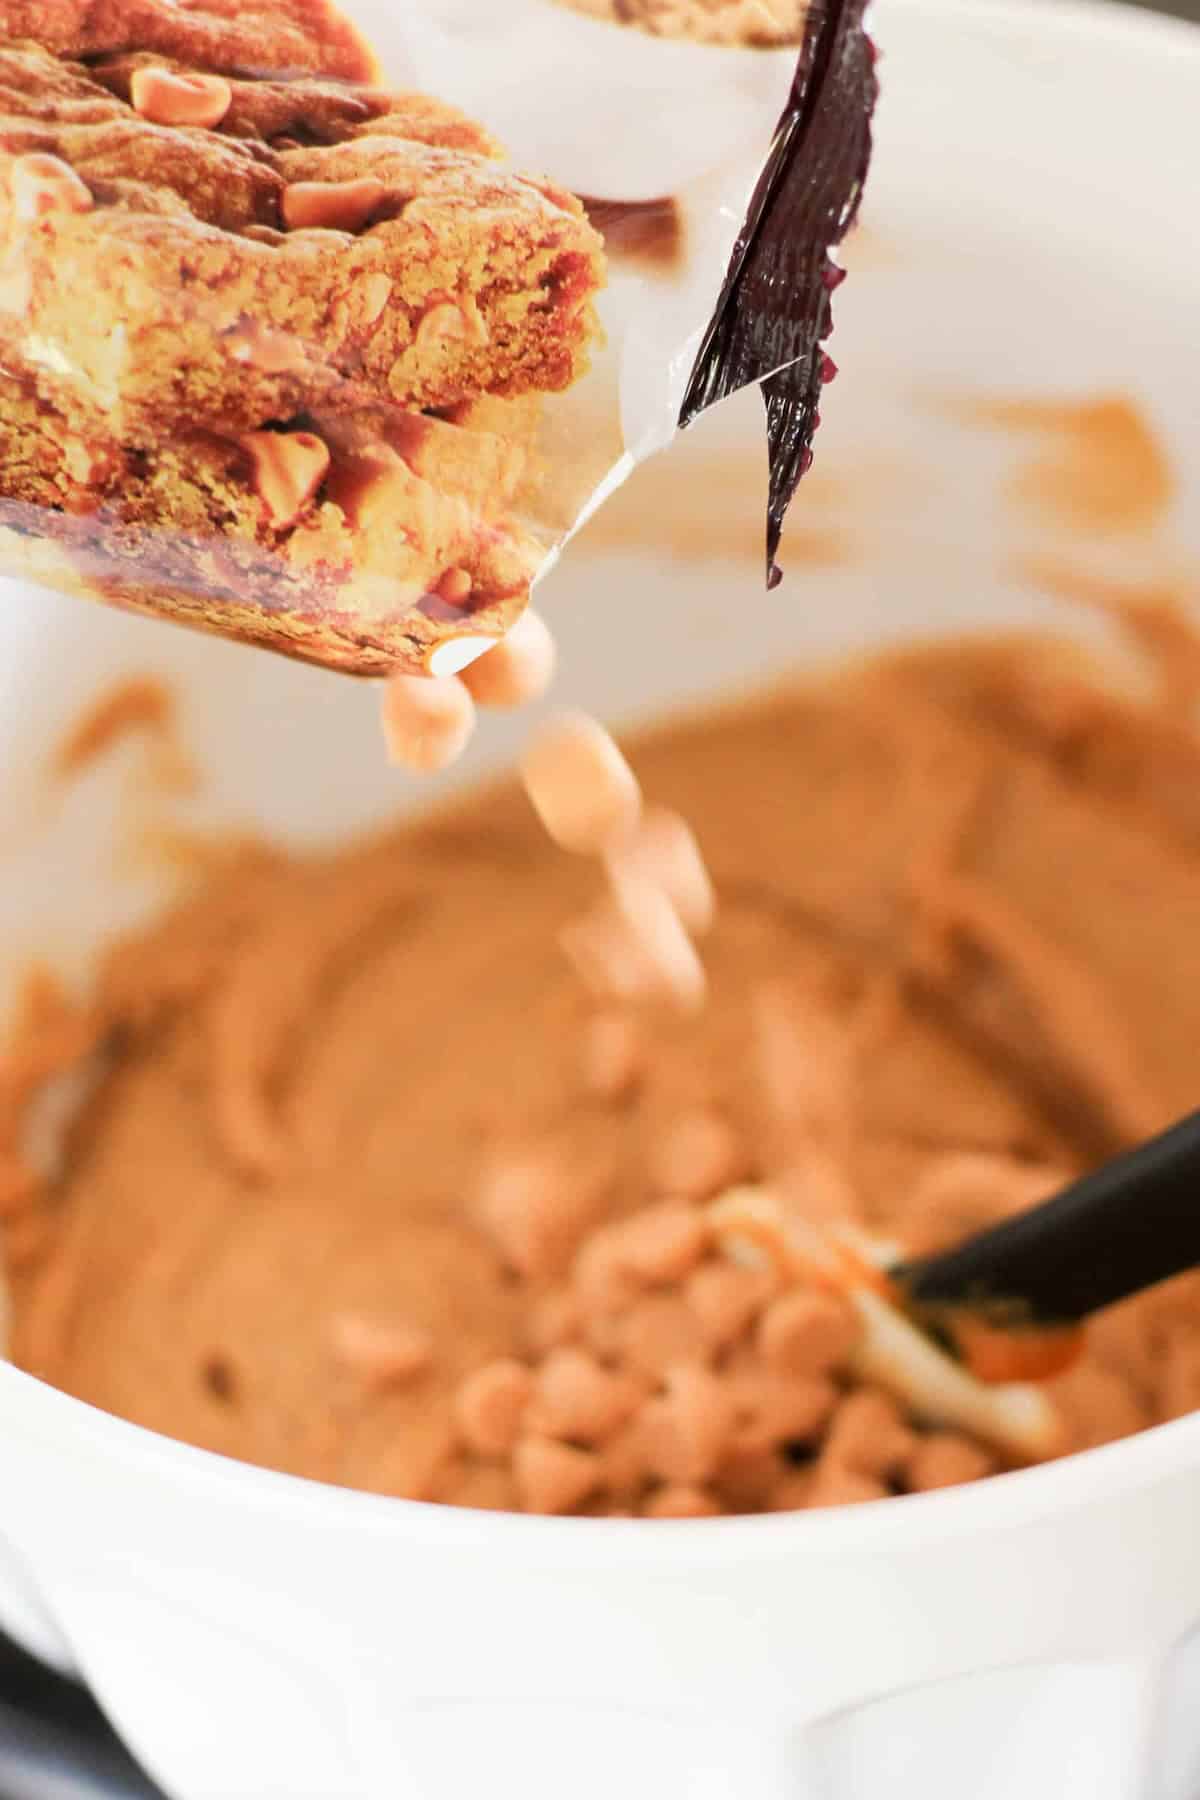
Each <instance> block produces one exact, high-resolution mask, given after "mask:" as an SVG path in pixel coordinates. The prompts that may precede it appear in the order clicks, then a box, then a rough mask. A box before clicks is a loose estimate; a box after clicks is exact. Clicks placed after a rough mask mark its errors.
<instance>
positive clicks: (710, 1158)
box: [653, 1112, 745, 1200]
mask: <svg viewBox="0 0 1200 1800" xmlns="http://www.w3.org/2000/svg"><path fill="white" fill-rule="evenodd" d="M744 1168H745V1153H744V1151H743V1149H742V1146H741V1144H740V1142H739V1140H738V1136H737V1133H736V1132H735V1131H734V1129H733V1127H732V1126H731V1125H730V1124H728V1122H727V1121H726V1120H725V1119H722V1118H721V1117H720V1116H719V1114H717V1113H714V1112H693V1113H688V1114H686V1115H685V1116H684V1117H683V1118H681V1119H680V1120H679V1121H678V1123H677V1124H675V1125H674V1126H672V1127H671V1129H670V1130H669V1131H668V1132H667V1133H666V1134H665V1135H664V1137H663V1139H662V1141H661V1143H660V1144H659V1145H658V1146H657V1148H656V1151H655V1154H654V1160H653V1172H654V1178H655V1180H656V1182H657V1184H658V1186H659V1187H660V1188H662V1189H663V1190H664V1191H665V1192H666V1193H669V1194H680V1195H683V1196H685V1197H686V1198H688V1199H691V1200H707V1199H710V1198H711V1197H712V1196H713V1195H714V1194H718V1193H720V1192H721V1190H722V1189H723V1188H727V1187H730V1186H731V1185H732V1184H733V1183H734V1182H735V1181H737V1179H738V1177H739V1176H740V1175H741V1174H742V1172H743V1170H744Z"/></svg>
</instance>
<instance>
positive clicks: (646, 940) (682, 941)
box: [612, 875, 707, 1012]
mask: <svg viewBox="0 0 1200 1800" xmlns="http://www.w3.org/2000/svg"><path fill="white" fill-rule="evenodd" d="M612 890H613V902H614V905H615V908H616V911H617V914H618V916H619V917H620V918H621V919H622V920H623V922H624V925H625V927H626V929H627V931H628V932H629V934H630V938H631V941H632V942H633V943H634V944H635V945H636V946H637V961H638V964H639V966H640V968H641V971H642V974H641V982H642V988H641V992H642V995H643V997H645V998H646V999H655V998H661V999H663V1000H667V1001H669V1002H670V1003H671V1005H673V1006H676V1007H678V1008H679V1009H680V1010H681V1011H682V1012H694V1011H696V1010H697V1008H699V1007H700V1006H701V1005H702V1004H703V1002H704V996H705V993H706V991H707V980H706V978H705V974H704V964H703V963H702V962H701V961H700V958H699V956H698V955H697V954H696V946H695V945H694V944H693V943H692V940H691V938H690V937H689V936H688V933H687V928H686V926H685V925H684V922H683V920H682V919H681V918H680V916H679V913H678V912H677V911H676V909H675V906H674V904H673V902H672V901H671V899H670V897H669V896H668V895H667V894H665V893H664V892H663V890H662V889H661V888H660V887H657V886H655V885H654V884H653V883H651V882H646V881H643V880H641V879H640V878H637V877H632V876H630V877H626V876H624V875H622V876H621V877H619V878H615V877H614V878H613V879H612Z"/></svg>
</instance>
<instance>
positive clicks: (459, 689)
mask: <svg viewBox="0 0 1200 1800" xmlns="http://www.w3.org/2000/svg"><path fill="white" fill-rule="evenodd" d="M474 729H475V707H474V703H473V702H472V700H471V696H470V694H468V693H467V691H466V689H465V688H464V687H463V686H462V684H461V683H460V682H457V681H455V680H453V679H452V678H451V679H447V680H441V681H438V680H434V679H432V678H430V677H427V676H424V675H393V676H392V678H391V680H390V681H389V682H388V683H387V684H386V686H385V688H384V690H383V735H384V741H385V743H386V744H387V750H388V755H389V756H390V757H391V759H392V761H393V762H394V763H399V764H401V765H402V766H403V767H404V768H406V769H413V770H415V771H417V773H419V774H422V775H425V774H433V773H435V772H436V771H437V770H438V769H444V768H446V767H448V765H449V764H450V763H452V762H454V761H455V760H456V758H457V757H459V756H460V755H461V754H462V752H463V750H464V749H465V748H466V746H467V744H468V743H469V741H470V737H471V733H472V732H473V731H474Z"/></svg>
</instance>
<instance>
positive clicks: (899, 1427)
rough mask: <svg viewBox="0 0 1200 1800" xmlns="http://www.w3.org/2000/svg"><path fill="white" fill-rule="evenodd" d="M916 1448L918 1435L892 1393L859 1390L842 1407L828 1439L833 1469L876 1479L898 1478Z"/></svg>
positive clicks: (868, 1389)
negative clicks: (896, 1476)
mask: <svg viewBox="0 0 1200 1800" xmlns="http://www.w3.org/2000/svg"><path fill="white" fill-rule="evenodd" d="M915 1449H916V1436H915V1434H914V1433H913V1431H912V1430H911V1428H910V1427H909V1426H908V1425H906V1424H905V1422H904V1418H903V1415H902V1414H901V1411H900V1408H899V1407H898V1406H897V1405H896V1402H895V1401H894V1400H893V1399H892V1398H891V1396H890V1394H884V1393H881V1392H880V1391H879V1390H878V1389H877V1388H859V1389H858V1390H857V1391H856V1392H855V1393H853V1394H848V1395H847V1396H846V1398H845V1399H844V1400H843V1401H842V1402H841V1404H840V1405H839V1407H838V1409H837V1412H836V1414H835V1416H834V1419H833V1423H832V1424H831V1426H830V1428H829V1435H828V1437H827V1438H826V1440H825V1456H826V1458H827V1459H828V1461H829V1462H830V1464H831V1466H836V1467H838V1468H839V1469H845V1470H850V1471H853V1473H855V1474H856V1475H865V1476H870V1477H871V1478H872V1479H875V1480H883V1479H884V1478H886V1477H891V1476H895V1475H898V1474H900V1473H901V1471H902V1470H903V1469H904V1468H905V1467H906V1466H907V1464H908V1462H909V1459H910V1458H911V1456H912V1455H913V1453H914V1451H915Z"/></svg>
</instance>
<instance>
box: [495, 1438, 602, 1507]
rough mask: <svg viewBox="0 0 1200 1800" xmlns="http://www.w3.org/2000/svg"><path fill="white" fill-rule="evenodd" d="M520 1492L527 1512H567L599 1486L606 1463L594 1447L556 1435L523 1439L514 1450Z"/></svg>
mask: <svg viewBox="0 0 1200 1800" xmlns="http://www.w3.org/2000/svg"><path fill="white" fill-rule="evenodd" d="M513 1475H514V1478H515V1480H516V1487H517V1495H518V1498H519V1499H520V1502H521V1505H522V1507H523V1508H524V1510H525V1511H526V1512H530V1513H545V1514H550V1513H568V1512H573V1511H574V1510H575V1508H576V1507H577V1506H582V1505H583V1502H584V1501H585V1500H589V1499H590V1498H591V1496H592V1495H593V1494H594V1493H595V1492H596V1490H597V1489H598V1488H599V1487H600V1485H601V1482H602V1481H603V1478H604V1464H603V1462H602V1461H601V1460H600V1458H599V1457H598V1456H597V1455H596V1454H595V1452H594V1451H592V1450H577V1449H575V1448H574V1447H573V1446H572V1445H570V1444H559V1443H556V1442H555V1440H554V1439H553V1438H543V1437H525V1438H522V1439H521V1441H520V1443H519V1444H518V1445H517V1447H516V1450H515V1452H514V1453H513Z"/></svg>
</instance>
